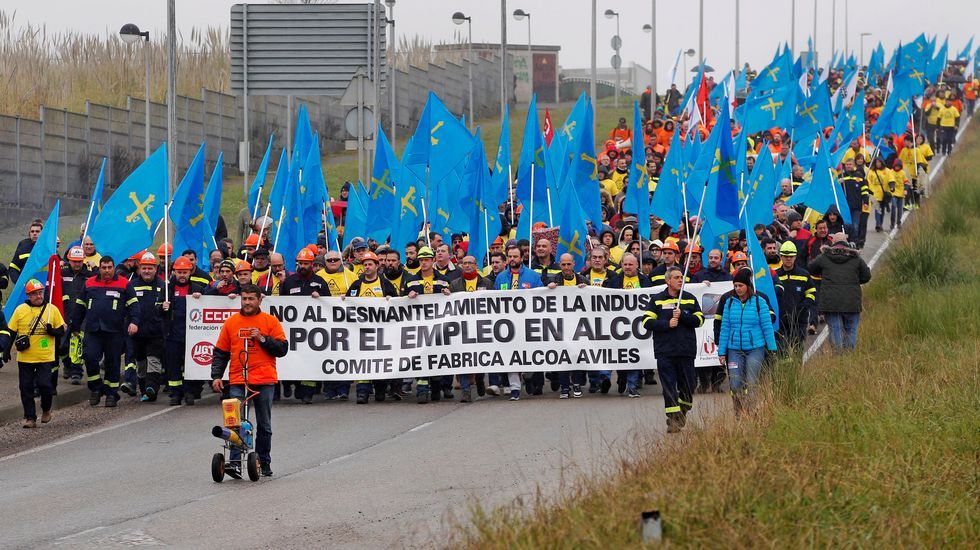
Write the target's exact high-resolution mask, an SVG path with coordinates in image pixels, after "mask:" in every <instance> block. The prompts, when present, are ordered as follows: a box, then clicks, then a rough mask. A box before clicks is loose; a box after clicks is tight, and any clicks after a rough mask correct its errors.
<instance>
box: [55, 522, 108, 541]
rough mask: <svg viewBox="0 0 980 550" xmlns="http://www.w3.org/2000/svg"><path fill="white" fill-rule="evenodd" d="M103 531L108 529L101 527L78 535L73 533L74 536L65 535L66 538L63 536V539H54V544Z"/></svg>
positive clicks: (80, 532)
mask: <svg viewBox="0 0 980 550" xmlns="http://www.w3.org/2000/svg"><path fill="white" fill-rule="evenodd" d="M103 529H107V527H105V526H99V527H92V528H91V529H86V530H84V531H79V532H77V533H72V534H70V535H65V536H63V537H58V538H56V539H54V542H55V543H58V542H63V541H66V540H70V539H73V538H75V537H81V536H83V535H87V534H89V533H94V532H96V531H101V530H103Z"/></svg>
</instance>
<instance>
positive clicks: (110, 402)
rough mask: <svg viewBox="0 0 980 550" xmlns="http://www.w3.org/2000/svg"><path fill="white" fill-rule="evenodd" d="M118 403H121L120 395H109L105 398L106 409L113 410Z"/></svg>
mask: <svg viewBox="0 0 980 550" xmlns="http://www.w3.org/2000/svg"><path fill="white" fill-rule="evenodd" d="M118 402H119V396H118V395H107V396H105V406H106V408H110V409H111V408H112V407H115V406H116V403H118Z"/></svg>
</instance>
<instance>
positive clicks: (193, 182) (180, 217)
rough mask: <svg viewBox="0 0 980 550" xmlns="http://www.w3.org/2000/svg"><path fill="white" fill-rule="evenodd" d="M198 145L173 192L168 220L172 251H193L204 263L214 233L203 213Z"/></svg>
mask: <svg viewBox="0 0 980 550" xmlns="http://www.w3.org/2000/svg"><path fill="white" fill-rule="evenodd" d="M205 150H206V149H205V145H204V144H203V143H202V144H201V147H200V148H198V150H197V154H196V155H194V159H193V160H192V161H191V164H190V166H188V167H187V172H186V173H185V174H184V177H183V178H182V179H181V180H180V184H179V185H178V186H177V189H176V190H175V191H174V198H173V202H172V203H171V205H170V219H171V220H172V221H173V223H174V251H176V252H178V253H183V251H184V250H193V251H194V252H196V253H197V257H198V260H199V261H198V264H199V265H200V263H201V262H200V260H207V258H208V252H210V250H211V248H213V247H215V243H214V230H213V229H211V227H210V225H209V224H208V220H207V213H206V212H205V211H204V154H205Z"/></svg>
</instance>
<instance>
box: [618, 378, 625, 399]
mask: <svg viewBox="0 0 980 550" xmlns="http://www.w3.org/2000/svg"><path fill="white" fill-rule="evenodd" d="M616 391H618V392H619V394H620V395H622V394H623V392H625V391H626V377H625V376H623V375H621V374H617V375H616Z"/></svg>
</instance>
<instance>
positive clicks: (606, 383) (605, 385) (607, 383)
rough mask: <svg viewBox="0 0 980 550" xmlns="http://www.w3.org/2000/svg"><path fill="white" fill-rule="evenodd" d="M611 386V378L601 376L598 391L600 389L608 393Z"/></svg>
mask: <svg viewBox="0 0 980 550" xmlns="http://www.w3.org/2000/svg"><path fill="white" fill-rule="evenodd" d="M611 387H612V380H610V379H608V378H606V377H605V376H603V377H602V382H600V385H599V391H601V392H602V393H609V388H611Z"/></svg>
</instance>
